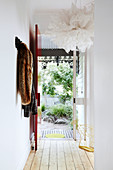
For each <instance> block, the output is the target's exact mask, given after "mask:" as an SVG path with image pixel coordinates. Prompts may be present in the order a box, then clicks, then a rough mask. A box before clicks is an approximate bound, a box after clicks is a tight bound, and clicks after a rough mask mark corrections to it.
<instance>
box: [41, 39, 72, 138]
mask: <svg viewBox="0 0 113 170" xmlns="http://www.w3.org/2000/svg"><path fill="white" fill-rule="evenodd" d="M43 39H44V42H42V44H43V46H44V44H46V43H47V44H49V45H48V46H49V48H47V47H45V46H44V47H43V48H42V50H41V57H40V56H39V58H38V61H39V62H38V71H39V72H38V78H39V79H38V82H39V85H38V87H39V91H40V92H41V95H40V96H41V99H40V101H41V106H40V107H39V110H38V111H39V115H40V116H39V118H38V122H39V126H38V127H39V129H38V131H39V134H40V135H41V138H48V136H49V137H51V138H52V137H53V138H54V137H57V135H58V138H59V137H62V138H65V139H67V138H73V52H72V51H71V52H70V53H66V52H65V51H64V50H63V49H58V48H57V47H56V46H55V45H54V43H53V42H52V41H50V39H48V38H46V37H43V38H42V41H43ZM50 46H52V47H53V46H54V49H53V48H51V47H50Z"/></svg>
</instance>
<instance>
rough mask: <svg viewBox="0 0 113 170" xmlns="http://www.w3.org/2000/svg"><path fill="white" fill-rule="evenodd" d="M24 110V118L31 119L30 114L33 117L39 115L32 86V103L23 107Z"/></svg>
mask: <svg viewBox="0 0 113 170" xmlns="http://www.w3.org/2000/svg"><path fill="white" fill-rule="evenodd" d="M22 109H24V117H29V116H30V113H31V114H32V115H36V114H37V99H36V97H35V88H34V85H32V93H31V103H30V104H28V105H26V106H25V105H22Z"/></svg>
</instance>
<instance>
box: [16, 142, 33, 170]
mask: <svg viewBox="0 0 113 170" xmlns="http://www.w3.org/2000/svg"><path fill="white" fill-rule="evenodd" d="M30 151H31V146H30V141H29V142H28V144H27V145H26V150H24V152H23V156H22V157H21V160H20V161H19V164H18V166H17V169H16V170H23V169H24V166H25V163H26V161H27V158H28V156H29V153H30Z"/></svg>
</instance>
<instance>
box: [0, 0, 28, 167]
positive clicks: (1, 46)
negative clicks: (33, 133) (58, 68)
mask: <svg viewBox="0 0 113 170" xmlns="http://www.w3.org/2000/svg"><path fill="white" fill-rule="evenodd" d="M27 7H28V0H24V1H23V0H11V1H9V0H2V2H1V3H0V169H1V170H16V169H19V170H22V169H23V166H24V164H25V162H26V159H27V156H28V154H29V151H30V143H29V119H27V118H24V117H23V116H22V113H21V99H20V96H19V95H18V96H17V99H16V61H17V50H16V48H15V36H18V37H20V38H21V39H22V40H23V41H24V42H25V43H26V44H27V45H28V46H29V41H28V40H29V25H28V15H27Z"/></svg>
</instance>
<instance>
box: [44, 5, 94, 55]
mask: <svg viewBox="0 0 113 170" xmlns="http://www.w3.org/2000/svg"><path fill="white" fill-rule="evenodd" d="M46 35H49V36H51V37H52V39H53V41H54V42H55V43H56V44H57V46H58V47H59V48H63V49H65V50H66V51H67V52H69V51H70V50H76V47H78V48H79V50H81V51H85V49H86V48H89V47H90V46H91V45H92V44H93V37H94V8H93V7H92V8H91V9H90V10H87V9H86V8H83V9H79V8H77V7H76V5H75V4H72V7H71V8H70V9H69V10H61V11H60V12H59V13H58V14H56V15H55V16H54V17H53V18H52V21H51V23H50V24H49V26H48V30H47V31H46Z"/></svg>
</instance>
